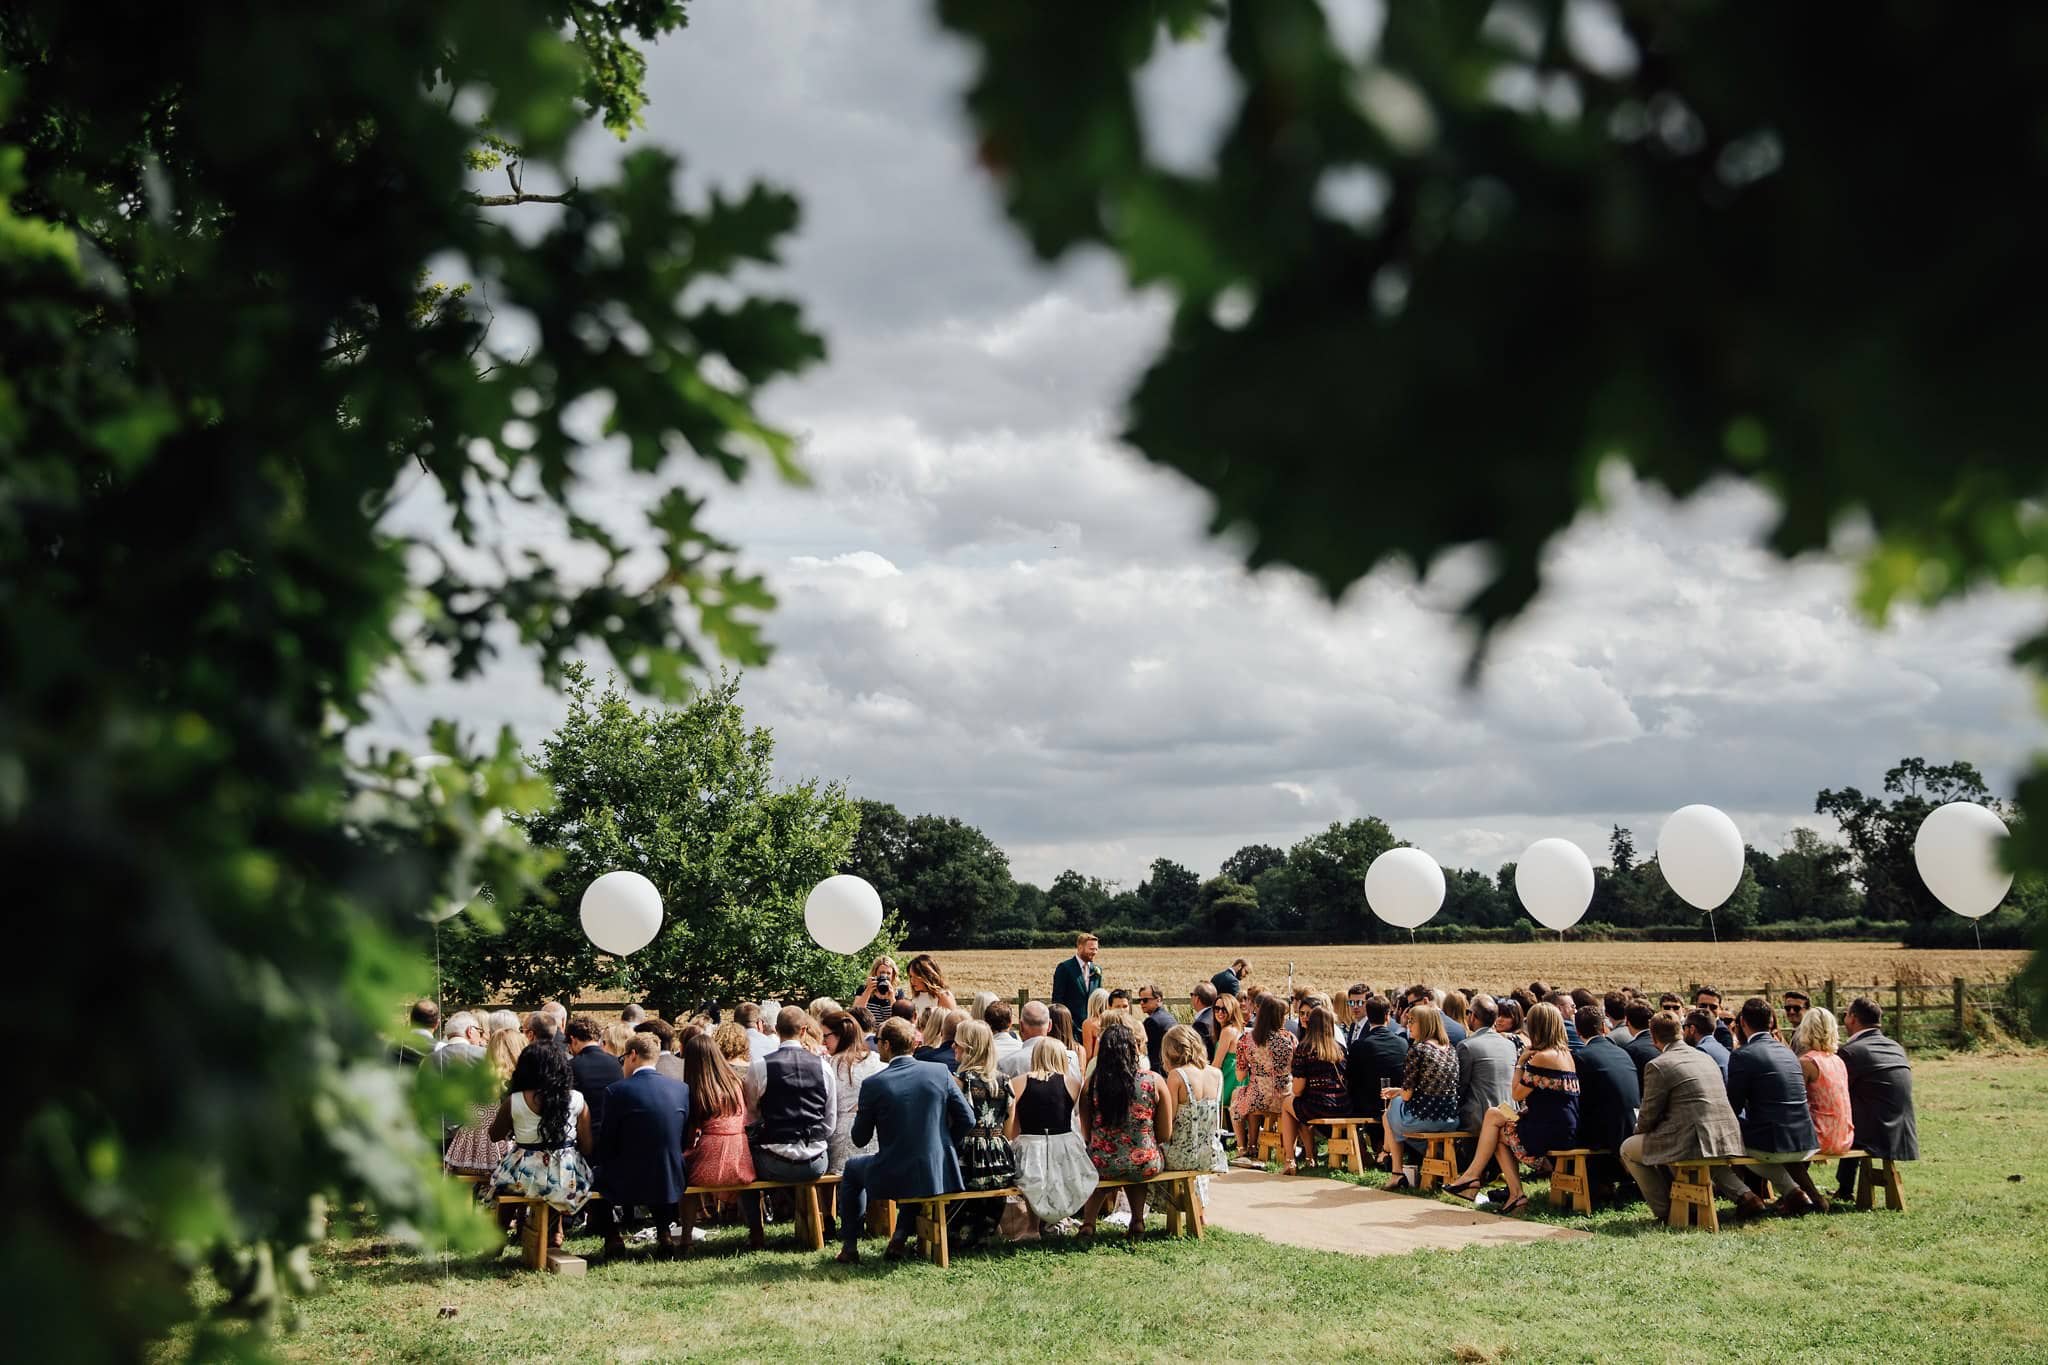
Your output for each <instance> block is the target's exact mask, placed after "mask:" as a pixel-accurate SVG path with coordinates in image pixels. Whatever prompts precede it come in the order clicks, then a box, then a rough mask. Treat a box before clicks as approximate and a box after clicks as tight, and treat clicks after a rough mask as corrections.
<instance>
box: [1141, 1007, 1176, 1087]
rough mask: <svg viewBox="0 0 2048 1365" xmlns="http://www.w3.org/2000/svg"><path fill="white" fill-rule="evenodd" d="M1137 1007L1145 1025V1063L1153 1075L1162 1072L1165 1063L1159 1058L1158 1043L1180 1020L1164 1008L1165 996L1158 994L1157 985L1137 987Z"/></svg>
mask: <svg viewBox="0 0 2048 1365" xmlns="http://www.w3.org/2000/svg"><path fill="white" fill-rule="evenodd" d="M1137 1008H1138V1018H1139V1019H1141V1020H1143V1021H1144V1025H1145V1060H1146V1063H1147V1064H1148V1065H1149V1066H1150V1067H1151V1068H1152V1074H1153V1075H1155V1076H1157V1075H1160V1074H1163V1072H1164V1071H1165V1065H1166V1064H1165V1062H1164V1061H1163V1060H1162V1059H1161V1058H1160V1055H1159V1045H1160V1044H1161V1043H1163V1042H1165V1041H1166V1034H1167V1031H1168V1030H1169V1029H1171V1028H1172V1027H1173V1026H1174V1025H1175V1024H1177V1023H1179V1022H1180V1021H1179V1020H1178V1019H1175V1018H1174V1017H1173V1011H1172V1010H1170V1009H1168V1008H1166V997H1165V996H1164V995H1162V994H1160V991H1159V988H1158V987H1157V986H1140V987H1138V1000H1137Z"/></svg>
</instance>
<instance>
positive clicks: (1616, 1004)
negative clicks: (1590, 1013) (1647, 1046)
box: [1600, 991, 1636, 1050]
mask: <svg viewBox="0 0 2048 1365" xmlns="http://www.w3.org/2000/svg"><path fill="white" fill-rule="evenodd" d="M1600 1012H1601V1013H1602V1014H1604V1015H1606V1016H1607V1040H1608V1041H1609V1042H1611V1043H1613V1044H1614V1045H1615V1046H1616V1047H1618V1048H1622V1049H1624V1050H1626V1049H1627V1047H1628V1040H1629V1039H1631V1038H1633V1037H1635V1036H1636V1033H1635V1030H1634V1029H1632V1028H1630V1027H1629V1026H1628V997H1627V996H1625V995H1623V994H1622V993H1621V992H1620V991H1609V992H1607V994H1606V995H1604V996H1602V997H1601V999H1600Z"/></svg>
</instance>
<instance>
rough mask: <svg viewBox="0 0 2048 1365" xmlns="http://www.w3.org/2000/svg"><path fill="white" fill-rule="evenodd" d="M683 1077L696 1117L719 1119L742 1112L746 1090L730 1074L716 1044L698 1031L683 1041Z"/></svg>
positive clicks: (737, 1079)
mask: <svg viewBox="0 0 2048 1365" xmlns="http://www.w3.org/2000/svg"><path fill="white" fill-rule="evenodd" d="M683 1079H684V1080H686V1081H688V1082H689V1086H690V1107H691V1108H692V1109H694V1110H696V1111H697V1116H698V1117H699V1118H708V1119H722V1118H725V1117H726V1116H728V1115H730V1114H740V1113H744V1112H746V1108H747V1096H746V1092H744V1091H742V1090H741V1089H740V1083H739V1078H738V1077H737V1076H734V1075H733V1074H732V1067H731V1066H729V1065H727V1063H726V1060H725V1055H724V1054H723V1053H721V1052H720V1051H719V1050H718V1044H716V1043H714V1042H712V1041H711V1039H710V1038H709V1037H707V1036H706V1035H704V1034H702V1033H698V1034H693V1035H691V1036H690V1037H689V1038H687V1039H685V1040H684V1041H683Z"/></svg>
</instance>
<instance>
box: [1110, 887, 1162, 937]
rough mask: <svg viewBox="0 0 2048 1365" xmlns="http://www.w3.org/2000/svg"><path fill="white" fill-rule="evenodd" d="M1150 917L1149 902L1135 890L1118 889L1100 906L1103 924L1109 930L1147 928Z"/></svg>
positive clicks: (1149, 925)
mask: <svg viewBox="0 0 2048 1365" xmlns="http://www.w3.org/2000/svg"><path fill="white" fill-rule="evenodd" d="M1151 919H1152V905H1151V903H1150V902H1149V901H1147V900H1146V899H1145V898H1144V897H1143V896H1141V895H1139V894H1138V893H1137V892H1136V891H1119V892H1117V893H1116V894H1115V895H1113V896H1111V897H1110V898H1109V899H1108V900H1107V901H1105V902H1104V903H1103V906H1102V922H1103V925H1104V926H1105V927H1107V928H1109V929H1111V930H1116V929H1149V928H1151V927H1152V923H1151Z"/></svg>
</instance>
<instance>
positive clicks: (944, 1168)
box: [838, 1019, 974, 1265]
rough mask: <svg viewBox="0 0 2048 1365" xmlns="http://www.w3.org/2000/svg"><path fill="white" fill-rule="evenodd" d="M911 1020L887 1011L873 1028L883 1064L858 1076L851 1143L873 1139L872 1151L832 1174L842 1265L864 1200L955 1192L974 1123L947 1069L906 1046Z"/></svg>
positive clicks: (900, 1232) (900, 1246)
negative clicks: (921, 1058)
mask: <svg viewBox="0 0 2048 1365" xmlns="http://www.w3.org/2000/svg"><path fill="white" fill-rule="evenodd" d="M911 1040H912V1034H911V1028H910V1025H909V1024H908V1023H906V1022H904V1021H903V1020H901V1019H891V1020H889V1021H888V1022H887V1023H885V1024H883V1025H882V1029H881V1032H880V1033H878V1034H876V1035H875V1042H876V1046H877V1048H878V1050H879V1051H880V1052H881V1056H882V1063H883V1065H882V1069H881V1070H880V1071H878V1072H876V1073H875V1074H874V1075H872V1076H870V1077H868V1078H867V1080H866V1081H864V1082H862V1083H861V1087H860V1103H859V1106H858V1108H857V1109H856V1110H855V1113H854V1118H853V1132H852V1134H851V1137H852V1140H853V1145H854V1146H856V1147H862V1146H866V1145H867V1144H868V1143H869V1142H870V1141H873V1142H876V1144H877V1146H876V1148H875V1154H874V1155H873V1156H857V1157H854V1158H852V1159H851V1160H850V1161H848V1162H847V1163H846V1170H845V1172H844V1174H843V1175H842V1176H841V1178H840V1182H839V1236H840V1246H839V1256H838V1260H839V1262H840V1264H842V1265H853V1264H855V1263H856V1262H858V1261H859V1260H860V1230H861V1225H862V1223H863V1222H864V1221H865V1219H866V1217H867V1207H868V1200H869V1199H870V1198H875V1199H913V1198H919V1197H924V1196H930V1195H934V1194H958V1193H959V1192H960V1191H961V1190H962V1189H963V1188H965V1187H964V1185H963V1184H962V1182H961V1175H960V1157H959V1153H958V1151H957V1148H958V1145H959V1143H960V1142H961V1141H962V1140H963V1139H965V1138H966V1136H967V1133H968V1130H970V1129H971V1128H973V1127H974V1111H973V1110H971V1109H969V1108H968V1107H967V1099H966V1097H965V1096H964V1095H962V1094H961V1092H960V1087H959V1086H957V1085H955V1084H954V1083H953V1077H952V1075H951V1073H950V1072H949V1071H948V1070H947V1069H946V1068H945V1067H942V1066H933V1065H931V1064H930V1063H927V1062H920V1061H917V1060H916V1059H915V1058H913V1057H912V1056H911V1055H910V1054H911V1051H912V1041H911ZM911 1225H912V1220H911V1219H908V1218H899V1219H897V1220H896V1235H895V1236H894V1237H892V1238H891V1239H890V1240H889V1247H888V1254H889V1255H890V1256H892V1257H900V1256H901V1255H902V1254H903V1252H904V1248H905V1246H906V1244H907V1243H908V1242H909V1240H910V1233H911V1230H912V1228H911Z"/></svg>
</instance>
